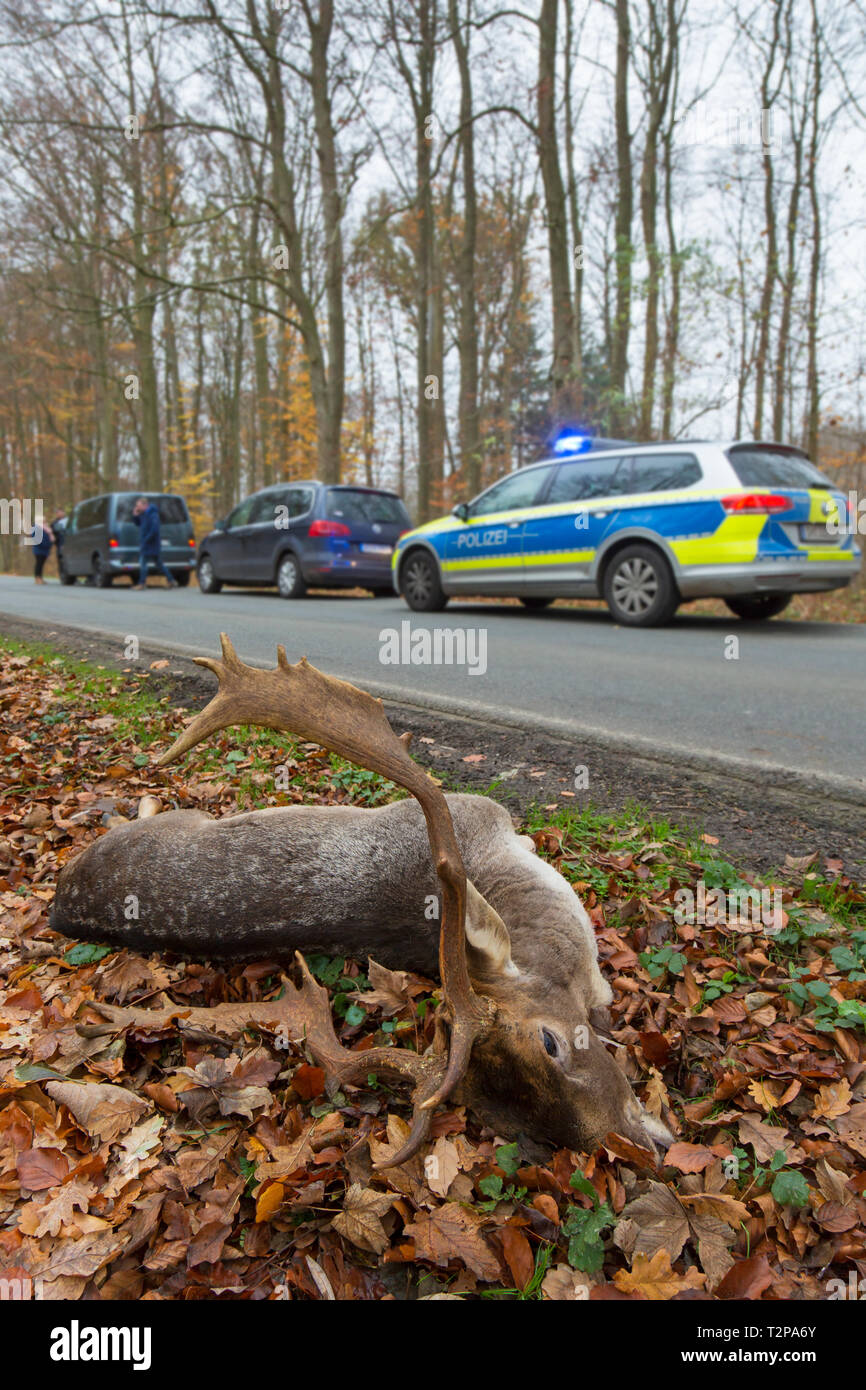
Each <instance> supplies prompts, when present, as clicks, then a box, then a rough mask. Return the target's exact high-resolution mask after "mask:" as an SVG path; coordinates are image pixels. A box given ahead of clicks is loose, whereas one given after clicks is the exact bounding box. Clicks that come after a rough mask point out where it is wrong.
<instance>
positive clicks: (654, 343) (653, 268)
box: [637, 0, 678, 439]
mask: <svg viewBox="0 0 866 1390" xmlns="http://www.w3.org/2000/svg"><path fill="white" fill-rule="evenodd" d="M663 4H664V17H663V16H662V5H663ZM646 13H647V28H648V36H647V42H646V45H645V49H646V62H647V67H646V73H645V75H644V79H643V85H644V91H645V94H646V106H647V113H646V117H647V132H646V141H645V144H644V153H643V163H642V167H641V179H640V211H641V224H642V227H643V239H644V251H645V254H646V260H647V291H646V328H645V333H644V353H643V385H642V389H641V402H640V415H639V421H638V429H637V437H638V439H650V438H651V436H652V422H653V413H654V409H655V383H656V366H657V361H658V352H659V298H660V294H661V279H662V258H661V251H660V249H659V245H658V234H657V219H658V153H659V132H660V130H661V126H662V121H663V119H664V116H665V113H666V111H667V105H668V99H669V97H670V91H671V76H672V71H673V60H674V52H675V49H676V45H677V43H678V34H677V17H676V12H675V6H674V0H647V11H646Z"/></svg>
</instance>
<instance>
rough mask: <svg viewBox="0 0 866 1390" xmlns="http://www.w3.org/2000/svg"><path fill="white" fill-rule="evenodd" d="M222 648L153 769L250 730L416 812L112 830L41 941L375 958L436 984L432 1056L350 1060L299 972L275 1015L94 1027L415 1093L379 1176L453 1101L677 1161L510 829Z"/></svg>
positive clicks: (345, 719) (131, 1018)
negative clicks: (257, 1040) (377, 782)
mask: <svg viewBox="0 0 866 1390" xmlns="http://www.w3.org/2000/svg"><path fill="white" fill-rule="evenodd" d="M221 641H222V651H223V656H222V660H221V661H212V660H210V659H208V658H204V657H202V658H197V660H198V661H199V664H200V665H203V666H207V667H209V669H210V670H212V671H214V672H215V673H216V675H217V677H218V679H219V690H218V693H217V694H216V695H215V696H214V698H213V699H212V700H211V702H210V703H209V704H208V705H207V706H206V707H205V709H204V710H202V712H201V713H200V714H198V715H197V716H196V717H195V718H194V719H193V720H192V721H191V723H190V724H189V726H188V727H187V729H186V730H185V731H184V732H183V733H182V734H181V735H180V736H179V737H178V739H177V740H176V741H175V743H174V744H173V745H172V747H171V748H170V749H169V750H168V752H167V753H165V754H164V755H163V756H162V757H161V758H160V759H159V763H160V765H165V764H168V763H171V762H174V761H175V760H176V759H177V758H178V757H180V756H181V754H183V753H186V752H188V750H189V749H191V748H192V747H194V746H195V745H196V744H198V743H200V742H201V741H202V740H203V739H206V738H208V737H209V736H210V735H211V734H214V733H215V732H217V731H218V730H220V729H225V728H228V727H229V726H231V725H236V724H240V725H260V726H263V727H266V728H270V729H278V730H285V731H287V732H291V733H293V734H295V735H298V736H300V737H301V738H303V739H306V740H310V741H312V742H315V743H317V744H320V745H322V746H323V747H325V748H327V749H329V750H330V751H332V752H334V753H336V754H338V755H339V756H341V757H343V758H346V759H348V760H349V761H350V762H352V763H355V764H357V765H360V766H362V767H365V768H368V769H370V770H371V771H373V772H376V773H378V774H380V775H381V776H382V777H386V778H388V779H389V780H390V781H392V782H394V783H396V784H397V785H398V786H400V787H403V788H405V789H406V790H407V791H409V792H411V794H412V797H413V798H414V799H413V800H404V801H398V802H395V803H393V804H391V805H387V806H383V807H380V808H376V809H367V810H365V809H360V808H354V807H347V806H288V807H273V808H271V809H268V810H261V811H253V812H249V813H246V814H242V815H234V816H225V817H222V818H220V819H214V818H213V817H211V816H209V815H207V814H205V813H204V812H200V811H170V812H165V813H163V814H159V815H149V816H147V817H146V818H143V819H139V820H137V821H134V822H131V823H130V824H129V825H124V826H120V827H117V828H114V829H112V830H110V831H109V832H108V833H107V834H106V835H104V836H103V837H101V838H100V839H99V840H98V841H96V842H95V843H94V844H92V845H90V846H89V848H88V849H86V850H85V851H84V852H83V853H82V854H81V855H80V856H79V857H78V858H77V859H75V860H74V861H72V862H71V863H70V864H68V865H66V866H65V867H64V869H63V870H62V872H61V874H60V878H59V881H58V885H57V893H56V896H55V900H54V906H53V910H52V916H51V925H52V926H53V927H54V928H55V930H57V931H59V932H62V933H63V934H64V935H67V936H71V937H79V938H85V939H88V940H97V941H105V942H110V943H112V944H114V945H116V946H126V947H130V948H133V949H144V950H161V949H170V950H173V951H178V952H181V953H183V954H186V955H193V956H224V957H225V956H228V957H230V958H234V959H249V958H251V957H252V958H255V957H257V958H259V959H263V958H269V959H275V958H276V959H279V958H283V959H285V958H287V957H291V956H292V955H293V954H295V953H296V952H298V951H299V950H300V948H302V947H303V948H305V949H307V950H316V951H323V952H326V953H328V954H332V955H355V956H360V955H364V954H370V955H372V956H374V957H375V958H376V959H377V960H380V961H381V962H383V963H384V964H387V965H396V966H401V967H402V968H409V969H415V970H420V971H423V972H424V973H428V974H430V973H433V972H434V971H435V970H436V969H437V965H438V971H439V975H440V978H441V981H442V987H443V1002H442V1005H441V1006H440V1009H439V1013H438V1015H437V1026H436V1036H435V1040H434V1043H433V1045H432V1047H431V1048H430V1050H429V1052H428V1053H425V1054H424V1055H419V1054H417V1053H415V1052H413V1051H411V1050H409V1049H408V1048H400V1047H379V1048H374V1049H372V1050H370V1051H362V1052H352V1051H350V1050H348V1049H346V1048H344V1047H342V1046H341V1044H340V1043H339V1042H338V1041H337V1038H336V1035H335V1033H334V1029H333V1025H332V1022H331V1016H330V1010H329V1004H328V996H327V992H326V991H325V990H324V989H322V988H321V987H320V986H319V985H317V984H316V982H315V981H314V980H313V978H312V976H311V975H310V973H309V971H308V970H307V968H306V965H305V963H304V961H303V958H302V957H301V956H300V955H298V956H297V961H298V965H299V967H300V970H301V980H302V983H301V985H300V988H296V987H295V986H294V985H292V984H291V982H289V981H288V980H287V981H286V988H285V992H284V994H283V996H282V997H281V998H280V999H279V1000H276V1001H274V1002H272V1003H256V1004H243V1005H240V1004H223V1005H217V1006H214V1007H212V1008H186V1007H184V1006H182V1005H172V1006H170V1007H169V1008H166V1009H162V1010H159V1009H143V1008H133V1009H130V1008H118V1007H115V1006H112V1005H106V1004H99V1005H98V1006H94V1007H97V1008H98V1010H99V1011H100V1012H102V1013H104V1015H105V1016H106V1017H107V1018H108V1019H109V1020H111V1021H113V1022H116V1023H118V1024H121V1025H122V1024H125V1023H130V1022H132V1023H138V1024H141V1023H145V1024H147V1025H149V1026H159V1025H160V1023H161V1022H166V1023H167V1022H169V1021H171V1020H176V1021H177V1024H178V1026H179V1027H181V1028H183V1027H186V1028H198V1029H201V1028H204V1029H205V1030H207V1031H208V1032H209V1033H210V1034H214V1033H217V1034H228V1035H232V1036H235V1037H237V1036H238V1035H239V1034H240V1033H241V1032H242V1030H243V1029H244V1028H245V1027H247V1026H249V1025H250V1024H253V1025H256V1026H258V1027H260V1028H262V1029H264V1030H265V1031H268V1030H273V1031H276V1030H279V1031H280V1032H281V1033H282V1034H283V1035H284V1036H285V1034H286V1031H287V1032H288V1036H290V1037H291V1038H292V1039H295V1040H303V1042H304V1043H305V1045H306V1046H307V1047H308V1048H309V1051H310V1053H311V1054H312V1055H313V1056H314V1057H315V1058H316V1060H317V1061H318V1062H319V1064H320V1065H321V1066H322V1067H323V1068H324V1069H325V1070H326V1072H327V1073H328V1074H329V1075H330V1078H331V1084H332V1085H336V1084H339V1085H343V1084H345V1083H354V1084H363V1083H364V1081H365V1079H366V1077H367V1076H368V1075H369V1074H370V1073H371V1072H375V1073H376V1074H377V1075H382V1076H384V1077H385V1078H391V1079H401V1078H402V1079H408V1080H410V1081H412V1082H414V1086H415V1089H414V1097H413V1099H414V1120H413V1124H412V1128H411V1131H410V1135H409V1138H408V1140H407V1143H406V1145H405V1146H404V1148H403V1149H402V1151H401V1152H400V1153H399V1154H397V1155H396V1156H395V1157H394V1158H393V1159H392V1160H390V1161H391V1162H393V1163H397V1162H403V1161H405V1159H406V1158H407V1157H408V1156H410V1155H411V1154H412V1153H414V1152H416V1151H417V1149H418V1148H419V1146H420V1145H421V1144H422V1143H423V1141H424V1139H425V1137H426V1136H427V1134H428V1132H429V1128H430V1123H431V1120H432V1116H433V1111H434V1109H435V1106H436V1105H437V1104H438V1103H439V1102H440V1101H442V1100H444V1099H445V1098H446V1097H448V1096H449V1095H452V1094H453V1095H454V1096H455V1098H458V1099H459V1100H460V1101H461V1102H463V1103H465V1104H466V1105H468V1106H469V1107H470V1109H471V1110H473V1111H474V1112H475V1113H476V1114H477V1115H478V1116H479V1117H480V1118H481V1119H482V1120H483V1121H485V1122H486V1123H488V1124H489V1125H491V1126H492V1127H493V1129H494V1130H495V1131H496V1132H497V1133H498V1134H501V1135H507V1136H512V1137H521V1136H522V1137H524V1138H526V1139H529V1140H534V1141H536V1142H541V1143H551V1144H558V1145H565V1146H568V1147H570V1148H574V1149H583V1150H586V1149H588V1148H593V1147H595V1146H596V1145H597V1144H598V1143H600V1142H601V1141H602V1140H603V1139H604V1137H605V1136H606V1135H607V1134H608V1133H610V1132H612V1131H613V1132H616V1133H619V1134H621V1135H624V1136H625V1137H626V1138H628V1139H630V1140H631V1141H632V1142H634V1143H637V1144H639V1145H641V1146H642V1147H644V1148H648V1149H649V1150H650V1151H651V1152H654V1151H655V1150H654V1145H655V1143H663V1144H667V1143H670V1141H671V1135H670V1134H669V1132H668V1131H667V1129H666V1128H665V1126H664V1125H663V1124H662V1123H661V1122H660V1121H659V1120H657V1119H655V1118H653V1117H652V1116H650V1115H648V1114H647V1113H646V1111H645V1110H644V1109H643V1107H642V1106H641V1105H640V1104H639V1102H638V1100H637V1099H636V1098H635V1096H634V1095H633V1093H632V1089H631V1087H630V1085H629V1082H628V1081H627V1079H626V1077H625V1075H624V1073H623V1071H622V1069H621V1068H620V1067H619V1065H618V1064H617V1062H616V1061H615V1060H614V1059H613V1057H612V1056H611V1055H610V1053H609V1052H608V1050H607V1048H606V1046H605V1044H604V1042H603V1041H602V1039H601V1037H599V1035H598V1033H597V1032H596V1031H595V1028H594V1027H593V1018H591V1015H593V1016H595V1015H594V1011H596V1010H601V1011H602V1012H604V1007H605V1005H606V1004H607V1003H609V1001H610V998H611V992H610V989H609V986H608V985H607V984H606V982H605V980H604V978H603V976H602V975H601V972H600V970H599V968H598V960H597V949H596V943H595V937H594V933H593V930H592V925H591V923H590V921H589V919H588V917H587V915H586V913H585V911H584V909H583V907H582V906H581V904H580V901H579V899H578V898H577V897H576V895H575V894H574V892H573V891H572V890H571V888H570V887H569V886H568V884H567V883H566V882H565V880H564V879H563V878H562V877H561V876H560V875H559V874H558V873H557V872H556V870H555V869H553V868H552V866H551V865H549V864H545V863H544V862H542V861H540V860H539V859H538V858H536V856H535V854H534V853H533V850H532V848H531V846H532V842H531V841H530V840H529V839H528V837H526V836H521V835H518V834H516V832H515V831H514V828H513V826H512V823H511V817H510V816H509V814H508V812H507V811H505V810H504V808H502V807H501V806H498V805H497V804H496V803H495V802H493V801H491V800H489V799H488V798H487V797H481V796H446V795H444V794H443V792H442V791H441V790H440V788H439V786H438V785H437V784H436V783H435V782H434V781H433V780H432V779H431V778H430V777H429V776H428V775H427V773H426V772H425V771H424V770H423V769H422V768H421V767H420V766H419V765H418V764H417V763H415V762H414V761H413V760H412V759H411V758H410V756H409V753H408V743H409V739H410V735H409V734H404V735H403V736H402V737H401V738H398V737H397V735H396V734H395V733H394V732H393V730H392V728H391V726H390V724H389V723H388V720H387V718H386V716H385V712H384V709H383V707H382V702H381V701H380V700H375V699H373V698H372V697H371V696H370V695H367V694H365V693H364V692H362V691H360V690H357V689H355V687H354V686H352V685H349V684H347V683H346V682H344V681H341V680H337V679H336V678H334V677H331V676H326V675H323V674H322V673H321V672H320V671H317V670H316V669H315V667H313V666H310V665H308V664H307V662H306V660H302V661H300V662H298V664H297V665H294V666H292V665H290V664H289V663H288V661H287V659H286V654H285V651H284V649H283V648H282V647H279V648H278V649H277V650H278V657H279V663H278V665H277V666H276V667H275V668H274V669H273V670H270V671H263V670H257V669H254V668H252V667H249V666H246V665H244V664H243V663H242V662H241V661H240V660H239V659H238V657H237V656H236V654H235V652H234V649H233V647H232V645H231V643H230V642H229V640H228V638H227V637H226V636H224V635H223V637H222V638H221ZM147 809H148V810H151V811H152V809H153V807H152V805H151V806H149V807H148V808H147ZM431 855H432V860H431ZM440 898H441V922H440V921H438V920H437V918H438V916H439V908H440ZM131 901H133V902H134V903H135V905H136V910H135V912H133V913H131V914H130V913H128V904H129V903H130V902H131ZM128 916H129V917H131V920H128ZM437 948H438V949H437ZM437 958H438V959H437ZM595 1017H596V1021H597V1016H595Z"/></svg>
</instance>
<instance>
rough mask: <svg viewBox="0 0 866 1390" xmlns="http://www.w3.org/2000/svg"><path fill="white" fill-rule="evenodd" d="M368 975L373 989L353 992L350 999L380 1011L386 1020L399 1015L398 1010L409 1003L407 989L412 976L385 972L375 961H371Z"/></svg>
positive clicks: (402, 971) (403, 973)
mask: <svg viewBox="0 0 866 1390" xmlns="http://www.w3.org/2000/svg"><path fill="white" fill-rule="evenodd" d="M368 975H369V978H370V984H371V985H372V986H373V988H372V989H363V990H361V989H358V990H353V992H352V993H351V994H350V995H349V998H350V999H357V1000H358V1002H359V1003H361V1004H369V1005H370V1007H371V1008H372V1007H376V1008H379V1009H381V1010H382V1013H383V1014H384V1015H385V1017H386V1018H389V1017H390V1016H391V1015H392V1014H396V1013H399V1011H400V1009H405V1007H406V1005H407V1004H409V1003H411V996H410V994H409V989H410V986H411V983H412V976H411V975H410V974H409V973H408V971H406V970H386V968H385V966H384V965H378V964H377V962H376V961H374V960H371V961H370V962H369V966H368Z"/></svg>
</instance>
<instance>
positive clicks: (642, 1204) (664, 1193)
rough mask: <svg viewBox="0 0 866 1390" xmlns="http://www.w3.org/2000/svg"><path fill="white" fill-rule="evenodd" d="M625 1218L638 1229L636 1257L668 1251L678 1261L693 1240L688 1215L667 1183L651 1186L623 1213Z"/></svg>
mask: <svg viewBox="0 0 866 1390" xmlns="http://www.w3.org/2000/svg"><path fill="white" fill-rule="evenodd" d="M623 1218H624V1219H626V1220H630V1221H634V1222H635V1223H636V1225H637V1234H636V1237H635V1241H634V1244H633V1245H632V1247H631V1249H632V1250H633V1251H634V1253H635V1255H649V1256H655V1254H656V1253H657V1252H658V1251H659V1250H666V1251H668V1253H669V1254H670V1255H671V1257H672V1258H673V1259H677V1258H678V1256H679V1254H680V1252H681V1251H682V1248H683V1246H684V1245H685V1243H686V1241H687V1240H688V1238H689V1219H688V1213H687V1212H686V1210H685V1208H684V1207H683V1205H682V1203H681V1202H680V1200H679V1198H678V1197H677V1195H676V1193H675V1192H673V1191H672V1190H671V1189H670V1188H669V1187H665V1185H664V1183H659V1182H651V1183H650V1184H649V1190H648V1191H647V1192H645V1193H644V1194H643V1196H641V1197H636V1198H635V1200H634V1201H633V1202H629V1203H628V1204H627V1206H626V1207H625V1208H624V1209H623V1213H622V1218H621V1220H622V1219H623ZM619 1224H620V1223H618V1224H617V1230H619ZM621 1248H622V1247H621Z"/></svg>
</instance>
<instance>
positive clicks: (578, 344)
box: [565, 0, 584, 415]
mask: <svg viewBox="0 0 866 1390" xmlns="http://www.w3.org/2000/svg"><path fill="white" fill-rule="evenodd" d="M573 49H574V0H565V69H566V75H565V167H566V172H567V196H568V211H569V216H570V218H571V254H572V262H573V266H574V297H573V305H572V322H571V333H572V374H573V376H574V406H575V410H576V412H577V414H578V415H581V414H582V412H583V272H584V264H583V260H584V248H583V229H582V221H581V214H580V203H579V201H578V196H577V172H576V169H575V159H574V135H575V128H574V127H575V122H574V110H573V105H572V92H571V66H572V52H573ZM575 57H576V54H575Z"/></svg>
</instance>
